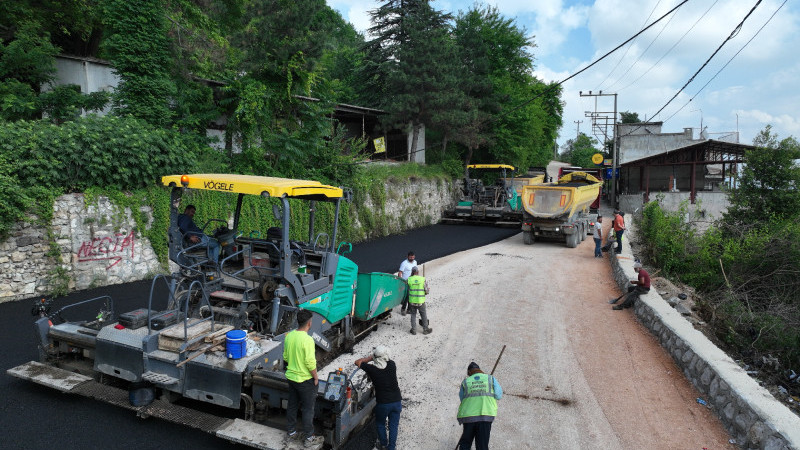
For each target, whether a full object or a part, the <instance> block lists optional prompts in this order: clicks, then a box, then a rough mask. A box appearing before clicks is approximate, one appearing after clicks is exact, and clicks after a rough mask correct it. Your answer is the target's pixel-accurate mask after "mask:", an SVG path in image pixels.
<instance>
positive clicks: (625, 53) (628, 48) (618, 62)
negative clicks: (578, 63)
mask: <svg viewBox="0 0 800 450" xmlns="http://www.w3.org/2000/svg"><path fill="white" fill-rule="evenodd" d="M660 4H661V0H658V1H657V2H656V4H655V6H653V9H651V10H650V14H649V15H648V16H647V18H646V19H644V23H642V26H645V24H647V21H648V20H650V18H651V17H653V13H654V12H656V8H658V5H660ZM670 20H672V19H670ZM667 23H669V22H667ZM659 34H660V33H659ZM631 47H633V44H631V45H629V46H628V47H627V48H626V49H625V52H624V53H622V56H620V57H619V59H618V60H617V64H615V65H614V68H613V69H611V71H610V72H608V75H606V77H605V78H603V81H601V82H600V84H599V85H597V89H595V90H600V87H601V86H603V83H605V82H606V80H608V78H609V77H610V76H611V74H613V73H614V72H616V70H617V68H618V67H619V65H620V64H621V63H622V60H623V59H625V56H626V55H627V54H628V51H629V50H630V49H631ZM611 86H613V84H612V85H611ZM609 89H610V87H609Z"/></svg>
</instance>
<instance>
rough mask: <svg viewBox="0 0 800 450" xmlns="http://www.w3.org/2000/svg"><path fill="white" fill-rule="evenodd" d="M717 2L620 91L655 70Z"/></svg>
mask: <svg viewBox="0 0 800 450" xmlns="http://www.w3.org/2000/svg"><path fill="white" fill-rule="evenodd" d="M718 1H719V0H714V3H712V4H711V6H709V7H708V9H707V10H706V12H704V13H703V15H701V16H700V17H699V18H698V19H697V20H696V21H695V22H694V23H693V24H692V26H691V27H689V29H688V30H686V32H685V33H683V36H681V37H680V39H678V40H677V41H676V42H675V43H674V44H673V45H672V47H670V48H669V50H667V51H666V52H664V54H663V55H661V58H658V61H656V62H655V63H653V65H652V66H650V68H649V69H647V70H646V71H645V72H644V73H643V74H641V75H639V77H638V78H636V79H635V80H633V81H631V82H630V83H629V84H628V85H627V86H625V87H623V88H622V89H620V91H624V90H625V89H628V88H629V87H631V86H633V85H634V84H635V83H636V82H637V81H639V80H641V79H642V77H644V76H645V75H647V74H648V73H650V71H651V70H653V69H654V68H655V67H656V66H657V65H658V63H660V62H661V61H662V60H663V59H664V58H666V57H667V55H669V54H670V53H671V52H672V50H674V49H675V47H677V46H678V44H680V43H681V41H683V39H684V38H685V37H686V36H687V35H688V34H689V33H690V32H691V31H692V30H693V29H694V27H696V26H697V24H698V23H700V21H701V20H703V17H705V16H706V14H708V12H709V11H711V8H713V7H714V5H716V4H717V2H718Z"/></svg>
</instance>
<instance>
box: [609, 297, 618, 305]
mask: <svg viewBox="0 0 800 450" xmlns="http://www.w3.org/2000/svg"><path fill="white" fill-rule="evenodd" d="M618 301H619V299H618V298H612V299H611V300H609V301H608V303H610V304H612V305H613V304H614V303H617V302H618Z"/></svg>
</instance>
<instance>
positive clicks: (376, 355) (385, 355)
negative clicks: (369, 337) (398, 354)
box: [372, 345, 389, 369]
mask: <svg viewBox="0 0 800 450" xmlns="http://www.w3.org/2000/svg"><path fill="white" fill-rule="evenodd" d="M387 362H389V349H388V348H387V347H386V346H384V345H379V346H377V347H375V348H374V349H372V363H373V364H375V367H377V368H378V369H384V368H386V363H387Z"/></svg>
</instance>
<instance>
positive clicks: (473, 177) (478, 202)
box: [442, 164, 528, 226]
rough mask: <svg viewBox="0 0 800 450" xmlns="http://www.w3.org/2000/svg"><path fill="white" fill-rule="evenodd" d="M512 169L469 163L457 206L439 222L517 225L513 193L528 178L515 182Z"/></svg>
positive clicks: (518, 213) (519, 214)
mask: <svg viewBox="0 0 800 450" xmlns="http://www.w3.org/2000/svg"><path fill="white" fill-rule="evenodd" d="M514 170H515V169H514V166H511V165H508V164H470V165H468V166H467V175H468V176H467V177H466V178H465V179H464V185H463V187H462V190H461V196H460V198H459V201H458V203H457V204H456V205H455V206H454V207H453V208H451V209H448V210H446V211H445V212H444V213H443V215H442V223H469V224H489V225H497V226H518V225H519V222H520V220H521V219H522V207H521V205H520V203H519V201H518V199H519V191H518V190H517V189H518V187H520V186H521V185H522V184H523V183H525V182H526V181H527V180H528V178H525V179H522V178H520V179H519V181H516V180H517V178H515V177H512V174H513V172H514Z"/></svg>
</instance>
